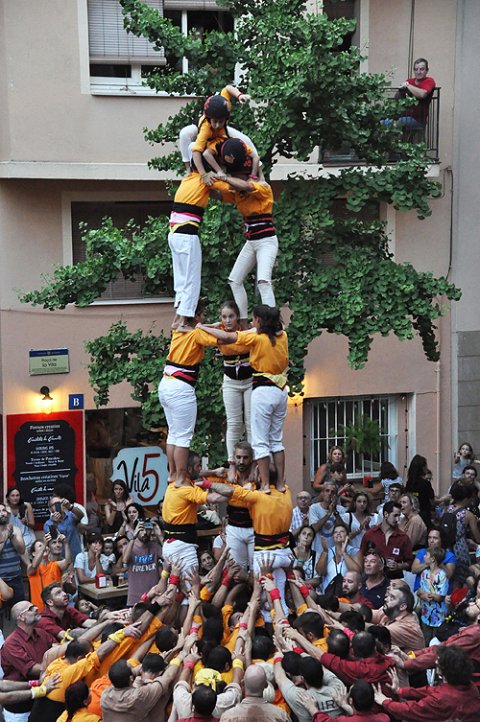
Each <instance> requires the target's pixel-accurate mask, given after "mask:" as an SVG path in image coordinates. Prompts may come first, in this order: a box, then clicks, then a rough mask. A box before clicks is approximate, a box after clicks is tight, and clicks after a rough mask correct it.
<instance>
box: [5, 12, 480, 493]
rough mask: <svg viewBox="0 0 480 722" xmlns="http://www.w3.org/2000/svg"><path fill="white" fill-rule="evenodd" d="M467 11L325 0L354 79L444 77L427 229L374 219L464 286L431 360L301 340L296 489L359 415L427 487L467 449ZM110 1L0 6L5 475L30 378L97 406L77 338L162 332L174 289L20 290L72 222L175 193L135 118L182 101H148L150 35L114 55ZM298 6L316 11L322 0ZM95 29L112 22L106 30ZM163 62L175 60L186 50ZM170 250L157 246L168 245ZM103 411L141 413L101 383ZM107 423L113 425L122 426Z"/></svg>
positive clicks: (124, 212)
mask: <svg viewBox="0 0 480 722" xmlns="http://www.w3.org/2000/svg"><path fill="white" fill-rule="evenodd" d="M113 4H115V3H113ZM150 4H152V5H155V6H158V7H163V12H164V13H165V14H168V15H169V17H172V19H173V20H174V22H177V23H178V24H179V25H180V26H181V27H182V29H183V30H184V31H185V32H187V31H188V30H191V29H192V28H193V27H198V25H199V23H200V22H202V23H203V26H204V27H210V26H211V24H212V23H214V24H216V25H218V24H219V23H223V24H224V25H225V27H226V28H227V29H228V22H229V20H228V18H227V17H226V16H225V14H224V13H221V14H220V15H219V13H218V8H216V6H215V3H214V2H212V1H211V0H185V2H183V0H164V2H160V0H150ZM473 5H475V4H472V3H468V2H463V1H462V0H420V2H418V1H417V2H416V3H412V2H411V1H410V0H395V1H394V2H392V1H390V0H389V1H388V2H387V1H386V0H348V1H347V2H341V3H333V2H331V3H325V10H326V11H328V12H330V13H332V14H333V13H335V12H338V6H344V7H343V12H345V13H350V14H351V15H352V16H354V17H356V18H357V21H358V27H357V31H356V33H355V38H354V42H358V43H359V44H360V46H361V47H362V48H364V49H366V50H368V60H366V61H364V63H363V67H362V70H363V71H364V72H386V71H387V72H390V73H391V77H392V84H393V85H399V84H400V83H402V82H403V81H404V80H405V78H406V77H408V76H409V75H410V70H411V68H410V67H409V64H410V63H411V60H412V59H414V58H416V57H417V56H423V57H427V58H428V59H429V62H430V74H431V75H433V77H434V78H435V79H436V81H437V85H438V86H441V105H440V116H439V138H440V153H439V162H438V163H434V164H432V166H431V169H430V175H431V177H437V178H438V180H439V181H440V182H441V184H442V186H443V191H444V192H443V194H442V197H441V198H438V199H436V200H434V201H432V203H431V208H432V215H431V216H430V217H429V218H428V219H426V220H424V221H422V222H419V221H418V220H417V218H416V216H415V214H414V213H396V212H395V211H394V210H393V209H392V208H390V207H380V209H379V213H380V217H382V218H384V219H386V220H387V225H388V229H389V234H390V240H391V249H392V252H393V253H394V254H395V258H396V260H398V261H409V262H411V263H413V264H414V265H415V267H416V268H418V269H419V270H424V271H431V272H433V273H434V275H448V277H449V278H450V279H451V280H453V281H455V282H456V283H457V285H459V286H460V287H461V288H462V289H463V292H464V297H463V299H462V301H461V302H460V303H459V304H458V305H457V307H456V308H455V310H454V313H453V315H452V316H451V315H447V316H446V317H445V318H443V319H441V320H440V321H439V324H438V336H439V341H440V349H441V359H440V361H439V362H438V363H431V362H429V361H427V360H426V359H425V357H424V354H423V350H422V347H421V343H420V341H419V340H418V339H415V340H414V341H411V342H403V343H402V342H400V341H398V340H397V339H396V338H391V337H389V338H377V339H375V340H374V343H373V346H372V350H371V352H370V359H369V361H368V364H367V366H366V367H365V369H363V370H361V371H353V370H351V369H349V368H348V366H347V362H346V357H347V343H346V340H345V339H343V338H341V337H337V336H332V335H327V334H324V335H322V336H321V337H319V338H318V339H316V340H315V341H314V342H313V343H312V344H311V345H310V347H309V353H308V357H307V360H306V377H305V395H304V396H303V397H301V398H298V397H296V398H293V399H291V400H290V401H289V407H288V409H289V410H288V417H287V423H286V428H285V438H286V448H287V477H288V480H289V482H290V484H291V485H292V486H293V488H294V489H299V488H301V487H302V485H304V486H305V487H306V488H308V486H309V480H310V479H311V478H312V476H313V473H314V470H315V467H316V466H317V465H318V464H319V463H321V462H323V461H324V460H325V453H326V450H327V448H328V446H329V445H330V444H331V443H334V442H335V441H336V439H337V437H336V433H335V429H336V428H338V427H339V426H340V425H342V424H344V423H345V422H348V421H349V420H350V419H351V418H353V417H354V415H355V414H358V413H359V412H361V413H363V414H366V415H369V416H371V418H373V419H375V420H379V421H380V423H381V426H382V430H383V433H384V442H383V451H382V455H383V458H389V459H390V460H391V461H392V462H393V463H394V464H395V465H396V466H397V468H398V470H399V472H400V474H402V475H403V473H404V470H405V468H406V466H407V465H408V463H409V461H410V459H411V458H412V456H413V455H414V454H415V453H421V454H423V455H424V456H426V457H427V459H428V463H429V466H430V468H431V470H432V472H433V479H434V484H435V486H436V487H437V488H438V489H444V488H445V487H446V486H447V485H448V483H449V477H450V469H451V463H452V448H453V446H455V445H456V444H457V442H458V441H459V440H467V441H470V442H471V443H472V444H474V445H475V441H476V439H475V433H476V432H477V431H478V428H479V424H480V372H479V371H478V368H479V364H478V357H479V355H480V330H479V325H478V314H477V313H476V312H475V308H476V303H475V297H474V295H475V290H476V284H475V280H476V276H472V274H474V273H475V271H476V270H477V265H478V264H479V263H480V260H479V258H478V254H477V253H476V250H475V246H474V245H473V244H472V238H473V237H474V230H475V220H476V219H475V212H474V211H473V210H472V209H473V208H475V207H476V206H478V203H477V204H475V200H474V198H473V197H472V194H473V193H474V192H475V189H476V184H475V183H474V182H472V181H473V177H474V175H475V172H476V168H475V155H474V154H472V153H471V149H472V143H473V132H474V130H473V124H471V123H470V118H471V117H472V116H473V117H476V116H475V110H476V108H475V104H476V103H478V99H477V98H476V97H473V96H474V94H472V93H467V91H466V84H467V73H468V76H469V78H470V77H471V76H472V73H471V71H472V65H474V67H476V65H477V64H478V58H477V57H476V55H477V53H476V50H475V49H474V48H475V42H474V37H475V34H474V28H475V27H478V24H479V22H480V15H479V12H480V11H479V10H477V9H476V8H474V7H473ZM111 6H112V2H111V0H68V1H67V2H65V0H44V1H43V2H37V1H36V0H15V2H13V1H12V0H0V66H1V67H2V69H3V71H4V72H2V73H1V74H0V246H1V250H2V263H1V266H0V341H1V346H0V384H1V403H2V407H1V413H2V419H3V435H4V442H3V450H4V458H3V465H4V472H5V473H6V471H7V442H8V439H7V436H8V430H7V427H8V419H9V417H10V416H12V415H17V414H36V413H38V412H39V411H40V410H41V408H42V407H41V401H40V399H41V396H40V394H39V389H40V387H41V386H48V387H49V389H50V394H51V396H52V397H53V410H54V411H55V412H56V413H57V412H58V413H60V414H61V413H62V412H63V411H66V410H67V409H68V402H69V395H71V394H83V395H84V408H85V410H86V411H91V410H93V409H94V408H95V406H94V399H93V392H92V390H91V388H90V387H89V384H88V374H87V368H86V365H87V363H88V356H87V354H86V352H85V349H84V341H85V340H87V339H91V338H95V337H97V336H100V335H102V334H104V333H105V332H106V331H107V330H108V328H109V327H110V325H111V323H112V322H113V321H115V320H117V319H119V318H122V319H124V320H125V321H126V322H127V324H128V326H129V328H131V329H134V328H137V327H140V328H143V329H145V330H147V329H149V328H150V327H151V326H152V324H153V323H155V324H156V327H157V328H164V329H168V328H169V325H170V322H171V318H172V301H171V299H168V298H155V299H154V298H145V297H144V296H143V295H142V289H141V284H140V285H139V286H138V287H137V286H135V288H134V289H133V288H132V286H131V285H130V286H129V287H128V288H127V289H126V288H122V286H121V284H120V285H115V286H114V287H113V288H111V289H109V292H108V294H107V295H106V296H105V297H104V298H102V299H101V300H99V301H98V302H96V303H94V304H92V305H91V306H89V307H88V308H83V309H81V308H78V307H76V306H68V307H67V308H65V309H64V310H61V311H56V312H55V313H51V312H49V311H46V310H43V309H39V308H32V307H28V306H25V305H22V304H21V303H20V301H19V300H18V296H19V292H20V291H28V290H31V289H34V288H38V287H39V286H40V284H41V282H42V275H43V274H50V273H51V272H52V268H53V267H54V266H55V265H59V264H68V263H72V262H75V261H78V260H81V254H82V249H81V246H80V244H79V234H78V222H79V221H86V222H89V223H90V224H92V223H95V221H96V220H98V218H99V217H100V218H101V217H102V216H104V215H113V217H114V219H117V220H118V222H119V223H121V222H122V221H124V220H125V219H126V218H130V217H132V216H135V217H136V218H137V217H138V218H139V219H140V220H141V218H143V217H145V215H148V214H149V213H150V214H152V213H155V212H165V209H167V208H168V203H169V202H170V200H171V199H170V198H169V196H168V194H167V192H166V189H165V180H166V179H167V176H166V174H164V173H160V172H157V171H151V170H149V169H148V167H147V161H148V160H149V158H150V157H152V155H154V154H155V152H154V151H153V150H152V148H151V147H150V146H149V145H147V144H146V143H145V141H144V138H143V128H144V127H145V126H147V127H150V128H152V127H155V126H156V125H157V124H158V123H159V122H161V121H162V120H166V118H167V117H168V116H169V115H171V114H173V113H175V112H176V111H177V110H178V108H179V107H180V106H181V104H182V98H169V97H167V96H165V95H162V94H158V95H157V94H155V93H153V92H152V91H150V90H149V89H147V88H145V87H143V86H142V85H141V68H142V66H145V65H147V66H148V65H149V64H151V63H152V62H153V61H152V57H151V53H150V51H149V48H148V43H146V42H142V41H141V42H139V43H138V45H137V46H136V47H134V48H133V49H132V48H131V47H129V48H128V49H127V50H125V49H124V47H123V46H122V42H124V38H119V37H113V36H112V33H116V32H117V30H112V28H115V27H116V25H115V23H116V19H115V17H114V16H112V15H111V10H112V8H111ZM310 6H311V8H312V9H316V10H318V11H320V10H321V6H322V3H321V2H311V3H310ZM109 13H110V14H109ZM102 28H103V29H105V28H107V30H106V31H105V32H100V30H101V29H102ZM112 37H113V40H114V42H113V43H112V44H111V45H108V42H107V41H108V40H109V38H110V39H112ZM122 53H123V55H122ZM132 58H133V59H132ZM164 60H165V63H168V62H177V63H183V64H184V61H182V59H173V60H172V59H168V58H165V59H164ZM155 62H156V63H158V55H157V56H155ZM184 65H185V64H184ZM454 108H455V112H454ZM469 141H471V142H469ZM317 160H318V159H312V162H311V163H310V164H304V165H306V166H309V167H308V168H306V170H308V171H312V169H313V172H323V170H322V169H321V168H319V167H318V166H317V164H316V161H317ZM289 168H290V166H289V165H287V164H285V165H282V164H279V165H278V166H277V167H276V168H275V170H274V175H273V177H272V178H273V182H274V183H275V184H276V183H281V182H282V179H284V178H285V177H286V173H287V171H288V170H289ZM454 181H455V182H454ZM460 191H462V194H461V195H460ZM452 199H453V201H452ZM280 241H281V239H280ZM164 248H165V252H168V249H167V244H166V239H165V242H164ZM470 279H471V280H470ZM62 348H67V349H68V350H69V359H70V371H69V373H66V374H62V375H60V374H58V375H55V376H52V375H30V373H29V354H30V351H31V350H32V349H33V350H35V349H37V350H38V349H43V350H45V349H62ZM108 411H111V412H114V415H115V413H116V414H117V416H118V418H119V419H120V418H125V417H126V416H128V415H130V417H136V416H137V417H138V414H137V413H136V411H135V404H134V402H132V400H131V398H130V393H129V387H128V385H127V384H126V383H125V384H121V385H119V386H118V387H114V388H113V389H112V392H111V397H110V403H109V407H108ZM119 423H120V422H119ZM122 423H124V422H122ZM132 423H133V422H132ZM120 425H121V424H120ZM133 426H134V424H133ZM133 426H132V428H133ZM116 428H117V432H116V433H117V435H118V433H120V432H118V423H117V424H116ZM122 428H123V431H122V434H123V436H122V439H120V438H118V439H116V440H115V442H114V443H113V442H112V443H113V446H116V448H117V449H118V448H119V447H121V446H122V444H126V436H128V434H129V433H130V431H129V430H128V429H126V428H125V427H122ZM132 433H133V432H132ZM87 436H88V434H87ZM87 445H88V439H87ZM378 461H379V458H376V459H373V461H372V460H368V459H367V462H366V463H362V461H361V460H360V459H355V458H352V459H351V460H350V464H351V468H350V469H349V471H350V472H351V473H353V474H355V475H357V476H363V475H365V474H370V473H372V472H374V471H375V469H376V468H378Z"/></svg>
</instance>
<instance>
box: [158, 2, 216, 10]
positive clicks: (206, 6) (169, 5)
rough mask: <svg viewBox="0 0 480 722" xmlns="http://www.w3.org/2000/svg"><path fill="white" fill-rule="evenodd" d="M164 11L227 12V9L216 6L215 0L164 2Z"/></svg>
mask: <svg viewBox="0 0 480 722" xmlns="http://www.w3.org/2000/svg"><path fill="white" fill-rule="evenodd" d="M164 7H165V10H215V11H216V12H228V8H224V7H223V8H222V7H219V6H218V5H217V3H216V2H215V0H164Z"/></svg>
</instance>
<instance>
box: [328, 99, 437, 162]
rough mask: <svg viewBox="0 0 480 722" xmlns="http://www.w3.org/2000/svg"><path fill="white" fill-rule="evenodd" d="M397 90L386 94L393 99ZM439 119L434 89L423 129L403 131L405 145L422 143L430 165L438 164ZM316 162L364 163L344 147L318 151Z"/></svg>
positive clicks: (351, 150)
mask: <svg viewBox="0 0 480 722" xmlns="http://www.w3.org/2000/svg"><path fill="white" fill-rule="evenodd" d="M397 90H398V88H389V89H388V94H389V97H390V98H393V96H394V94H395V93H396V92H397ZM439 119H440V88H435V90H434V91H433V94H432V100H431V102H430V107H429V111H428V118H427V123H426V126H425V128H423V129H415V130H413V129H409V128H405V129H404V131H403V140H404V141H406V142H407V143H412V144H415V143H424V144H425V145H426V147H427V155H428V156H429V157H430V158H431V161H432V163H438V162H439V159H440V156H439ZM318 162H319V163H320V164H322V165H324V166H338V165H361V164H363V163H364V161H363V160H362V159H361V158H359V157H358V156H357V155H356V153H355V151H354V150H353V149H352V148H349V147H344V148H337V149H335V150H326V149H324V150H322V149H320V153H319V159H318Z"/></svg>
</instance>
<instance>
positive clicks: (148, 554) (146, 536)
mask: <svg viewBox="0 0 480 722" xmlns="http://www.w3.org/2000/svg"><path fill="white" fill-rule="evenodd" d="M161 560H162V546H161V530H160V527H159V526H158V524H157V522H155V521H151V520H149V519H145V520H143V519H142V520H140V521H139V522H138V524H137V526H136V527H135V532H134V535H133V539H131V540H130V541H129V542H128V544H127V546H126V547H125V550H124V552H123V561H124V562H125V564H126V565H127V567H128V597H127V607H131V606H132V605H133V604H135V603H136V602H138V600H139V599H140V597H141V596H142V594H143V593H144V592H145V591H146V590H148V589H151V588H152V587H153V586H155V585H156V584H158V580H159V578H160V572H161Z"/></svg>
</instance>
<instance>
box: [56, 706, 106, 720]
mask: <svg viewBox="0 0 480 722" xmlns="http://www.w3.org/2000/svg"><path fill="white" fill-rule="evenodd" d="M70 719H71V722H101V719H102V718H101V717H99V716H98V714H93V713H92V712H89V711H88V709H87V708H86V707H83V708H82V709H79V710H77V711H76V712H75V714H74V715H73V717H71V718H70ZM67 720H68V712H67V711H65V712H62V714H61V715H60V717H58V719H57V722H67Z"/></svg>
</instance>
